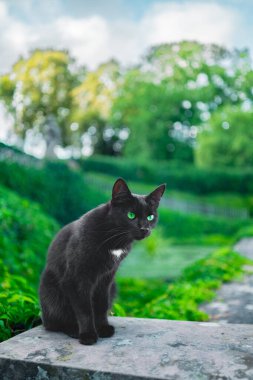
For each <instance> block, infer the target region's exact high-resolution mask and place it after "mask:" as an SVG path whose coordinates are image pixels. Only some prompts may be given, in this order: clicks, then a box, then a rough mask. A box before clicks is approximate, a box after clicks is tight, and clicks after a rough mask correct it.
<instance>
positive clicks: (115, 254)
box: [111, 249, 124, 259]
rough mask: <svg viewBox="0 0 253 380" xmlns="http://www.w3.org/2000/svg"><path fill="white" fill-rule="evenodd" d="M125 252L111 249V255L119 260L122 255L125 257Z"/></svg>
mask: <svg viewBox="0 0 253 380" xmlns="http://www.w3.org/2000/svg"><path fill="white" fill-rule="evenodd" d="M123 253H124V250H123V249H111V254H112V255H113V256H114V257H117V258H118V259H119V258H120V256H121V255H123Z"/></svg>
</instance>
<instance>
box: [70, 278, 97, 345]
mask: <svg viewBox="0 0 253 380" xmlns="http://www.w3.org/2000/svg"><path fill="white" fill-rule="evenodd" d="M63 289H64V291H65V294H66V295H67V296H68V299H69V302H70V304H71V306H72V308H73V310H74V313H75V316H76V319H77V323H78V328H79V342H80V343H81V344H85V345H91V344H94V343H96V342H97V339H98V334H97V331H96V328H95V323H94V315H93V308H92V286H91V283H90V282H89V281H85V282H83V283H82V284H81V286H80V284H79V285H78V286H77V285H76V284H75V283H74V282H73V281H72V280H71V281H70V280H65V281H63Z"/></svg>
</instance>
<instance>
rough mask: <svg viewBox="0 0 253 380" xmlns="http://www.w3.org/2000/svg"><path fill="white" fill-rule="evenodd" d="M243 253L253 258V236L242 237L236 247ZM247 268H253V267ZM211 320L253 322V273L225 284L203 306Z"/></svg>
mask: <svg viewBox="0 0 253 380" xmlns="http://www.w3.org/2000/svg"><path fill="white" fill-rule="evenodd" d="M234 250H235V251H236V252H238V253H240V254H241V255H243V256H245V257H248V258H249V259H251V260H253V238H245V239H242V240H241V241H240V242H239V243H237V244H236V245H235V247H234ZM247 269H250V270H251V271H252V270H253V267H249V268H247ZM201 310H203V311H205V312H206V313H207V314H208V315H209V316H210V320H211V321H218V322H220V323H251V324H252V323H253V274H252V275H249V276H246V277H245V278H244V279H243V280H242V281H235V282H231V283H228V284H224V285H223V286H222V287H221V289H220V290H219V291H218V292H217V296H216V298H215V299H214V300H213V301H212V302H211V303H208V304H205V305H203V306H202V307H201Z"/></svg>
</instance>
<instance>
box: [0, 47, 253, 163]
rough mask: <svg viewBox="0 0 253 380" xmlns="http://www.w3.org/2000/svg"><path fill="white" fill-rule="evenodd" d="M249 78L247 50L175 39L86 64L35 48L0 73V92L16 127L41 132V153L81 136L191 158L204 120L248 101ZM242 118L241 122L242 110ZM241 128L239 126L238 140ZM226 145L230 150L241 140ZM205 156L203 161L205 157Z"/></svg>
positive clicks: (140, 154)
mask: <svg viewBox="0 0 253 380" xmlns="http://www.w3.org/2000/svg"><path fill="white" fill-rule="evenodd" d="M252 84H253V70H252V63H251V59H250V53H249V52H248V51H247V50H245V49H242V50H238V49H235V50H228V49H226V48H224V47H222V46H218V45H215V44H202V43H199V42H196V41H181V42H175V43H170V44H162V45H158V46H153V47H152V48H150V49H149V50H148V51H147V54H146V55H144V56H143V57H142V59H141V60H140V62H139V63H138V64H137V65H136V66H134V67H129V68H125V67H123V66H121V65H120V64H119V63H118V62H116V61H114V60H110V61H108V62H106V63H103V64H101V65H99V66H98V67H97V69H95V70H92V71H86V70H85V69H84V68H83V67H82V68H78V65H76V63H75V61H74V60H73V59H72V58H71V57H70V56H69V54H68V52H66V51H55V50H35V51H33V52H31V53H30V55H29V56H28V57H27V58H26V59H24V58H20V59H19V60H18V61H17V62H16V63H15V64H14V66H13V68H12V70H11V72H10V73H8V74H6V75H3V76H1V77H0V98H1V99H2V100H3V102H4V104H5V106H6V109H7V111H8V112H9V113H10V114H11V115H12V116H13V118H14V121H15V126H14V129H15V133H16V134H17V135H18V136H19V137H21V139H23V140H25V139H26V138H28V137H29V140H30V141H31V140H32V139H35V140H37V141H38V140H40V139H41V138H43V140H44V142H46V145H47V155H48V156H49V155H50V154H51V155H52V154H54V147H55V146H56V145H60V146H63V147H66V146H67V147H74V149H72V151H73V153H75V154H76V153H77V154H81V152H82V148H83V145H84V144H83V142H82V141H85V144H86V143H87V142H88V144H87V145H88V147H89V149H91V151H92V152H94V153H100V154H103V155H123V156H126V157H132V156H133V155H134V156H135V157H136V158H138V159H139V160H146V159H147V158H149V159H156V160H157V159H159V160H180V161H181V162H182V161H184V162H193V159H194V155H193V150H194V147H195V146H196V144H195V143H196V137H197V135H198V133H199V131H201V130H202V128H203V125H204V124H205V123H206V122H207V121H208V120H209V118H210V117H211V120H212V116H213V115H214V117H215V115H216V114H217V115H218V114H220V113H221V112H222V110H224V109H225V108H226V107H227V106H229V107H231V106H236V107H240V106H243V107H245V106H246V107H247V106H249V105H250V104H251V103H252V100H253V94H252V91H251V89H252ZM238 109H239V108H238ZM241 120H242V124H245V123H244V116H243V113H241V114H238V121H241ZM211 123H212V122H211ZM236 129H237V128H236ZM248 133H249V132H248V130H246V128H243V127H239V128H238V134H240V138H241V137H242V140H243V139H244V138H245V137H246V136H248ZM215 134H216V131H215ZM226 134H227V135H230V136H231V139H233V138H234V136H237V135H236V134H234V133H233V132H231V131H226ZM218 135H219V131H218V133H217V139H218V140H219V138H218ZM236 140H237V139H236ZM239 140H240V139H239ZM33 141H34V140H33ZM224 143H225V142H224V141H223V143H222V144H223V145H224ZM232 145H233V149H232V150H233V151H238V150H239V151H241V149H242V148H241V147H242V146H245V144H244V142H242V141H240V142H239V141H238V145H237V144H236V143H233V144H232ZM85 148H87V146H85ZM214 151H215V150H214ZM202 152H203V153H202V155H203V157H206V155H208V152H209V151H205V149H204V148H203V150H202ZM246 156H247V157H248V154H247V155H246V154H245V155H243V157H246ZM221 158H222V157H221V155H220V158H219V160H220V159H221ZM217 159H218V158H217ZM210 160H212V157H211V158H210ZM233 160H234V158H232V155H231V157H230V159H229V164H230V165H232V164H233V162H234V161H233ZM214 161H215V159H214ZM200 162H201V163H202V164H203V162H204V158H203V159H201V160H200ZM205 162H207V163H208V165H210V163H209V156H208V159H207V161H205ZM238 162H240V165H242V162H243V160H242V159H241V161H240V159H239V158H238V157H237V158H236V164H238ZM225 163H226V162H225ZM226 164H227V163H226Z"/></svg>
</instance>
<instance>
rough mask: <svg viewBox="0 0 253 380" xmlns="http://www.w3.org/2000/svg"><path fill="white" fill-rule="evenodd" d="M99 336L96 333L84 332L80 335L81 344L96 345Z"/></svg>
mask: <svg viewBox="0 0 253 380" xmlns="http://www.w3.org/2000/svg"><path fill="white" fill-rule="evenodd" d="M97 340H98V336H97V334H96V333H95V332H83V333H81V334H80V335H79V342H80V343H81V344H84V345H86V346H90V345H91V344H94V343H96V342H97Z"/></svg>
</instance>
